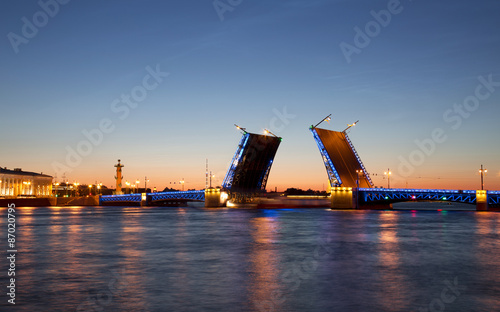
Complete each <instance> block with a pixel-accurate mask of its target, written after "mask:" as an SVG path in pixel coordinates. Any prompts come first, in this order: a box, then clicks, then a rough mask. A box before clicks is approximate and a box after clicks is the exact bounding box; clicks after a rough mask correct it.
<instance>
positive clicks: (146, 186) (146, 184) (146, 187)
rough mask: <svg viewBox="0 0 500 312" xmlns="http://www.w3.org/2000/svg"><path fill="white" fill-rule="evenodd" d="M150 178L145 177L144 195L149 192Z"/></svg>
mask: <svg viewBox="0 0 500 312" xmlns="http://www.w3.org/2000/svg"><path fill="white" fill-rule="evenodd" d="M148 182H149V180H148V177H144V193H147V192H148Z"/></svg>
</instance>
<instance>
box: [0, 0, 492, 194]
mask: <svg viewBox="0 0 500 312" xmlns="http://www.w3.org/2000/svg"><path fill="white" fill-rule="evenodd" d="M60 2H62V3H65V2H67V3H65V4H60ZM60 2H56V1H55V0H41V1H40V2H37V1H5V2H3V3H2V4H1V10H0V29H1V30H2V33H3V37H2V38H3V39H2V41H1V44H0V54H1V56H2V57H1V58H0V68H1V71H0V81H1V85H0V86H1V93H0V103H1V104H0V105H1V113H0V131H1V132H2V136H1V139H0V146H1V149H0V166H2V167H8V168H14V167H22V168H23V169H25V170H31V171H43V172H44V173H48V174H51V175H55V174H56V173H57V180H58V181H61V179H62V175H63V173H65V176H66V178H67V179H68V180H70V181H79V182H81V183H94V182H95V181H98V182H99V181H101V182H103V183H104V184H106V185H108V186H112V185H113V184H114V178H113V176H114V168H113V165H114V164H116V162H117V159H118V158H120V159H121V160H122V163H123V164H124V165H125V168H124V169H123V172H124V176H125V179H126V180H128V181H135V180H136V179H137V178H139V180H141V184H142V185H143V181H144V176H148V178H149V179H150V184H148V186H156V187H158V188H159V189H162V188H163V187H165V186H167V185H168V186H170V183H171V182H172V183H173V182H176V183H177V182H178V181H179V180H181V179H184V180H185V181H186V183H187V184H186V188H202V187H204V185H205V159H207V158H208V159H209V162H210V169H211V170H212V171H213V172H214V173H215V175H216V177H215V181H216V184H219V185H220V183H221V180H222V178H223V176H224V173H225V171H226V170H227V167H228V165H229V162H230V160H231V158H232V156H233V153H234V151H235V149H236V146H237V144H238V141H239V139H240V134H239V133H238V131H237V130H236V129H235V128H234V126H233V124H234V123H236V124H238V125H241V126H243V127H246V128H247V130H248V131H250V132H261V131H262V129H264V128H269V129H270V130H271V131H273V132H274V133H276V134H277V135H279V136H282V137H283V142H282V144H281V146H280V149H279V150H278V153H277V155H276V159H275V163H274V165H273V168H272V170H271V174H270V178H269V182H268V189H274V188H275V187H278V189H279V190H281V189H283V188H286V187H291V186H298V187H304V188H308V187H311V188H315V189H322V188H323V187H324V185H325V182H326V174H325V173H326V172H325V169H324V166H323V164H322V160H321V157H320V155H319V152H318V149H317V146H316V144H315V142H314V140H313V138H312V135H311V133H310V132H309V131H308V127H309V126H310V125H311V124H313V123H317V122H319V121H320V120H321V119H322V118H323V117H324V116H326V115H328V114H330V113H332V114H333V115H332V117H333V118H332V121H331V122H330V125H328V124H325V125H324V127H326V128H328V129H332V130H343V129H344V128H345V127H346V125H347V124H348V123H352V122H354V121H356V120H360V122H359V124H358V125H357V126H356V127H355V128H353V129H352V130H351V132H350V137H351V140H352V141H353V143H354V144H355V146H356V148H357V151H358V153H359V155H360V156H361V158H362V159H363V161H364V164H365V166H366V167H367V170H368V171H369V172H370V173H372V174H373V180H374V182H375V184H376V185H386V183H387V180H384V179H383V172H384V171H386V170H387V168H390V170H391V171H392V172H393V176H392V179H391V186H394V187H398V186H399V187H405V186H408V187H424V186H427V187H443V188H465V189H467V188H470V189H474V188H478V187H479V174H478V169H479V166H480V165H481V164H484V165H485V167H486V168H487V169H488V175H487V177H486V179H485V184H486V187H487V188H494V189H500V163H499V157H500V144H499V143H500V139H499V137H498V133H500V123H499V122H498V119H499V115H500V114H499V113H500V62H499V61H500V18H499V14H500V2H499V1H495V0H484V1H464V0H454V1H451V0H445V1H430V0H413V1H410V0H405V1H401V2H398V1H395V0H391V1H386V0H384V1H373V0H369V1H368V0H366V1H365V0H359V1H355V0H353V1H344V0H330V1H326V0H303V1H302V0H290V1H263V0H253V1H250V0H241V1H239V0H232V1H228V0H220V1H216V2H213V1H208V0H207V1H192V0H184V1H156V0H149V1H123V0H121V1H78V0H73V1H68V0H65V1H63V0H60ZM214 3H215V4H214ZM44 7H45V11H44ZM382 10H383V11H382ZM46 12H48V13H46ZM37 25H38V26H37ZM155 71H156V72H157V73H156V74H155V75H154V76H155V77H156V79H155V77H153V76H151V72H155ZM167 73H168V76H167ZM479 77H482V78H479ZM145 87H147V88H148V89H149V90H146V88H145ZM130 95H132V96H131V97H130V98H129V100H128V101H129V103H130V105H129V104H127V103H126V102H125V101H126V97H127V96H130ZM123 96H125V97H123ZM454 105H455V106H454ZM100 123H104V128H106V129H105V130H109V131H107V133H104V134H103V135H102V140H101V137H100V136H99V135H97V134H95V133H96V131H93V130H92V129H96V128H98V127H99V124H100ZM84 131H89V132H90V133H94V135H95V136H94V137H93V138H94V143H95V144H94V143H89V141H88V139H86V137H85V136H84V134H83V132H84ZM433 132H434V140H432V138H433V136H432V135H433ZM416 140H418V142H420V143H419V144H420V147H419V144H417V143H416ZM101 141H102V142H101ZM89 146H90V150H89ZM78 149H79V150H80V152H78ZM68 150H70V151H75V153H80V154H84V155H83V156H81V159H76V158H75V156H74V155H73V156H71V155H70V156H71V157H70V156H68V153H69V154H71V153H73V152H68ZM78 157H80V156H78ZM376 174H378V175H376Z"/></svg>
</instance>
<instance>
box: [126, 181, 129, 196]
mask: <svg viewBox="0 0 500 312" xmlns="http://www.w3.org/2000/svg"><path fill="white" fill-rule="evenodd" d="M125 185H126V186H127V194H130V182H129V181H126V182H125Z"/></svg>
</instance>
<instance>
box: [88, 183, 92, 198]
mask: <svg viewBox="0 0 500 312" xmlns="http://www.w3.org/2000/svg"><path fill="white" fill-rule="evenodd" d="M89 195H90V196H92V184H89Z"/></svg>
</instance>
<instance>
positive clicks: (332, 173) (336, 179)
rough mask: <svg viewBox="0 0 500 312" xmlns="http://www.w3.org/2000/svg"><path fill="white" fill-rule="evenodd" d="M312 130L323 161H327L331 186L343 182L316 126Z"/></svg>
mask: <svg viewBox="0 0 500 312" xmlns="http://www.w3.org/2000/svg"><path fill="white" fill-rule="evenodd" d="M310 130H311V132H312V133H313V136H314V140H315V141H316V144H317V145H318V148H319V152H320V153H321V157H322V158H323V162H324V163H325V167H326V172H327V174H328V179H329V180H330V186H335V185H336V184H342V180H341V179H340V176H339V174H338V172H337V170H336V169H335V166H334V165H333V162H332V160H331V159H330V155H328V152H327V151H326V148H325V146H324V145H323V142H322V141H321V139H320V137H319V135H318V132H316V129H315V128H311V129H310Z"/></svg>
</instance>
